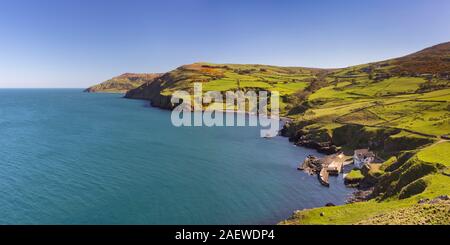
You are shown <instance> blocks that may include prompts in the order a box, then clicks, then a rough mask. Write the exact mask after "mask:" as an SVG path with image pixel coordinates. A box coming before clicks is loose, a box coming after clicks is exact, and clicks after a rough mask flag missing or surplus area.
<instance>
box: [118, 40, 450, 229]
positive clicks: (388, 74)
mask: <svg viewBox="0 0 450 245" xmlns="http://www.w3.org/2000/svg"><path fill="white" fill-rule="evenodd" d="M193 82H201V83H202V84H203V89H204V91H211V90H214V91H227V90H244V91H246V90H250V89H252V90H266V91H279V92H280V95H281V99H282V101H281V103H280V104H281V113H282V114H283V115H284V116H287V117H290V118H291V119H293V121H292V122H291V123H289V124H287V125H286V127H285V128H284V129H283V130H282V131H281V133H282V135H284V136H286V137H289V139H290V140H291V141H292V142H293V143H294V144H296V145H299V146H305V147H311V148H315V149H317V150H319V151H320V152H324V153H334V152H337V151H339V150H343V151H344V152H346V153H348V154H351V153H352V151H353V150H354V149H357V148H367V147H368V148H371V149H372V150H374V151H375V152H376V153H377V155H378V156H380V157H382V158H384V159H386V162H385V163H384V164H383V165H382V167H381V168H380V170H379V171H376V173H372V172H371V171H369V172H368V173H363V175H364V176H363V179H370V181H369V182H370V183H372V184H373V188H374V191H373V193H372V195H371V196H370V198H371V200H369V201H366V202H359V203H355V204H349V205H343V206H336V207H326V208H325V207H324V208H316V209H311V210H304V211H299V212H296V214H295V215H294V216H293V218H292V219H289V220H287V221H285V222H284V223H286V224H335V223H339V224H353V223H377V222H378V223H386V222H389V220H392V223H414V222H423V221H424V219H423V217H425V216H429V213H428V212H425V211H424V212H425V214H424V215H420V214H419V215H418V216H417V217H414V218H413V217H412V216H411V220H410V221H411V222H408V219H407V217H408V214H410V213H413V212H412V211H411V210H415V211H417V212H419V211H421V210H422V211H423V210H425V209H427V208H424V206H417V204H418V201H419V200H421V199H430V200H433V199H435V198H436V197H437V196H440V195H450V188H449V187H450V177H449V174H450V170H449V169H448V166H450V162H449V156H448V152H450V143H449V142H448V141H447V140H448V135H449V134H450V43H444V44H440V45H436V46H433V47H430V48H427V49H424V50H422V51H420V52H417V53H414V54H411V55H408V56H405V57H401V58H397V59H391V60H387V61H381V62H374V63H369V64H364V65H358V66H352V67H347V68H342V69H313V68H302V67H277V66H266V65H237V64H209V63H195V64H191V65H185V66H181V67H179V68H177V69H175V70H173V71H170V72H167V73H165V74H163V75H161V76H159V77H156V78H155V79H150V80H148V81H145V82H144V83H143V84H142V85H141V86H139V87H137V88H135V89H131V90H129V91H128V92H127V93H126V95H125V97H127V98H134V99H146V100H149V101H151V103H152V105H153V106H157V107H161V108H165V109H172V108H173V106H174V105H172V104H171V103H170V98H171V97H170V96H171V94H172V93H173V92H174V91H176V90H187V91H191V90H192V89H193ZM299 160H300V159H299ZM427 205H428V204H427ZM429 205H431V206H432V208H436V209H437V210H448V208H447V209H446V207H447V206H445V205H448V203H446V202H444V203H439V205H438V206H436V207H434V206H433V205H434V204H433V203H432V204H429ZM442 205H444V206H442ZM394 211H395V212H398V214H399V216H401V217H403V218H402V219H399V220H395V221H394V220H393V219H390V218H389V217H392V214H390V213H391V212H394ZM435 213H436V215H440V216H439V217H441V216H442V213H441V212H440V211H436V212H435ZM405 217H406V218H405ZM439 217H436V222H435V223H442V222H443V223H448V219H447V220H445V219H441V218H439ZM413 220H414V221H413ZM425 221H426V219H425ZM429 223H433V222H431V221H430V222H429Z"/></svg>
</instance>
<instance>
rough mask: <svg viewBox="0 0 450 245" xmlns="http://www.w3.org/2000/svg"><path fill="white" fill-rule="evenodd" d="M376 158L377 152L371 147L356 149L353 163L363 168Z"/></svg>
mask: <svg viewBox="0 0 450 245" xmlns="http://www.w3.org/2000/svg"><path fill="white" fill-rule="evenodd" d="M374 160H375V154H374V153H373V152H371V151H369V149H359V150H355V154H354V155H353V164H354V165H355V167H357V168H359V169H360V168H362V167H363V166H364V165H365V164H369V163H371V162H373V161H374Z"/></svg>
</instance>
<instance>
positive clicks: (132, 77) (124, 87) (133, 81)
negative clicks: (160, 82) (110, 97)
mask: <svg viewBox="0 0 450 245" xmlns="http://www.w3.org/2000/svg"><path fill="white" fill-rule="evenodd" d="M160 75H161V74H158V73H148V74H135V73H125V74H122V75H120V76H117V77H113V78H111V79H109V80H107V81H105V82H102V83H100V84H97V85H94V86H92V87H89V88H87V89H86V90H85V92H90V93H98V92H103V93H125V92H127V91H128V90H130V89H134V88H137V87H139V86H141V85H142V84H144V83H145V82H147V81H151V80H153V79H155V78H156V77H159V76H160Z"/></svg>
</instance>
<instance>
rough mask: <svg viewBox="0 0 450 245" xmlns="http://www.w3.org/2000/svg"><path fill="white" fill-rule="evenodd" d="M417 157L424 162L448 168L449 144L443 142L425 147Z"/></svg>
mask: <svg viewBox="0 0 450 245" xmlns="http://www.w3.org/2000/svg"><path fill="white" fill-rule="evenodd" d="M417 156H418V158H419V159H420V160H422V161H424V162H430V163H439V164H443V165H445V166H447V167H450V142H448V141H445V142H441V143H437V144H435V145H432V146H430V147H427V148H425V149H423V150H422V151H420V152H419V154H418V155H417Z"/></svg>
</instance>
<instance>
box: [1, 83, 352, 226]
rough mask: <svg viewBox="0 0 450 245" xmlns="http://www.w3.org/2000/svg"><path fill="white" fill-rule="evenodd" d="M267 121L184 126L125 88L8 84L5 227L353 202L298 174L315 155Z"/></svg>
mask: <svg viewBox="0 0 450 245" xmlns="http://www.w3.org/2000/svg"><path fill="white" fill-rule="evenodd" d="M309 154H316V155H317V153H316V152H315V151H313V150H310V149H305V148H300V147H296V146H293V145H292V144H291V143H289V142H288V140H287V139H286V138H283V137H275V138H273V139H264V138H260V137H259V128H257V127H211V128H208V127H179V128H177V127H174V126H172V124H171V121H170V112H169V111H165V110H160V109H157V108H151V107H149V106H148V102H145V101H139V100H129V99H124V98H122V95H120V94H89V93H83V92H82V90H81V89H1V90H0V223H2V224H275V223H277V222H278V221H281V220H283V219H286V218H288V217H289V216H290V215H291V213H292V212H293V211H294V210H297V209H303V208H311V207H317V206H323V205H325V204H326V203H329V202H332V203H334V204H342V203H344V201H345V199H346V198H347V197H348V195H349V194H350V193H351V189H347V188H345V186H344V185H343V183H342V182H343V180H342V177H338V178H331V179H330V181H331V183H330V184H331V187H330V188H325V187H323V186H321V185H320V184H319V183H318V181H317V179H316V178H315V177H311V176H308V175H306V174H305V173H302V172H299V171H297V170H296V167H297V165H298V163H299V162H300V161H302V160H303V159H304V158H305V157H306V156H307V155H309Z"/></svg>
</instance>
